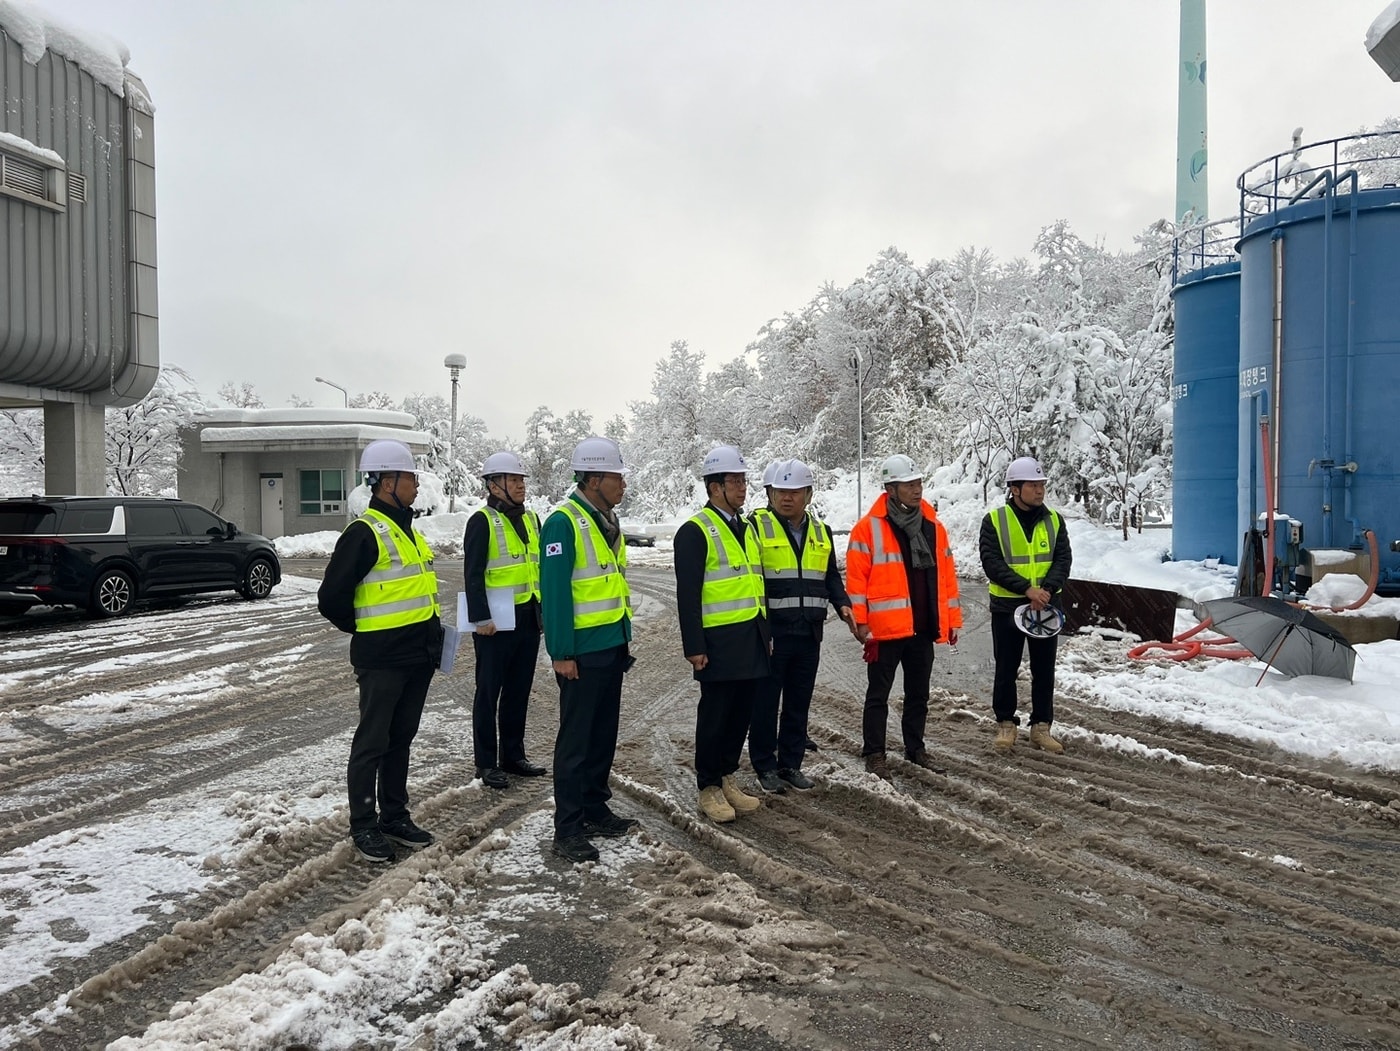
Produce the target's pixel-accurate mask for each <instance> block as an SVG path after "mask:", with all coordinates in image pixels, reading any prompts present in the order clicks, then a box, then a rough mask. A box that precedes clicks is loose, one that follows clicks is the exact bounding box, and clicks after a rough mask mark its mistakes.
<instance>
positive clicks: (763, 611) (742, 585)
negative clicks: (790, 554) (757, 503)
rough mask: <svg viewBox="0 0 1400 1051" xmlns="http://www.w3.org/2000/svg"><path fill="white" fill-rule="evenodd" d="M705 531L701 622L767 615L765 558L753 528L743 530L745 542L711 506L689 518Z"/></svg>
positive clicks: (717, 622)
mask: <svg viewBox="0 0 1400 1051" xmlns="http://www.w3.org/2000/svg"><path fill="white" fill-rule="evenodd" d="M690 520H691V521H692V522H694V523H695V524H696V525H697V526H699V527H700V529H701V531H702V532H704V534H705V542H706V545H707V550H706V553H705V578H704V583H703V584H702V585H701V587H700V624H701V626H702V627H706V628H717V627H719V626H720V625H722V624H742V623H743V622H744V621H746V620H752V619H753V618H754V617H762V616H767V607H766V606H765V604H764V592H763V561H762V556H760V555H759V553H758V540H757V538H756V537H755V535H754V532H753V530H751V529H747V528H746V529H745V530H744V545H743V546H742V547H740V546H739V539H738V537H736V536H735V535H734V530H732V529H731V528H729V523H727V522H726V521H725V520H724V519H723V518H721V517H720V516H719V514H718V513H717V512H716V511H715V510H714V508H712V507H703V508H701V509H700V511H699V513H697V514H696V515H695V516H694V517H692V518H691V519H690Z"/></svg>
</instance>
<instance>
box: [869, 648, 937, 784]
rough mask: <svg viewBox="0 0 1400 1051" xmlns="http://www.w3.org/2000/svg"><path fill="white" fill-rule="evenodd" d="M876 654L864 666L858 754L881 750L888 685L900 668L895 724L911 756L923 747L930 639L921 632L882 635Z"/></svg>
mask: <svg viewBox="0 0 1400 1051" xmlns="http://www.w3.org/2000/svg"><path fill="white" fill-rule="evenodd" d="M879 654H880V655H879V657H878V658H876V660H875V661H874V662H873V663H871V664H867V665H866V666H865V677H866V689H865V716H864V718H863V720H862V727H861V729H862V734H863V736H864V737H865V741H864V743H863V744H862V746H861V750H860V754H861V755H874V754H875V753H876V752H883V751H884V750H885V724H886V722H888V720H889V714H890V688H891V687H892V686H894V673H895V669H897V668H902V669H904V714H903V716H902V717H901V718H900V721H899V727H900V730H901V732H902V733H903V736H904V754H905V755H906V756H908V757H909V758H911V759H912V758H913V757H914V756H916V755H917V754H918V753H919V752H922V751H923V750H924V726H925V724H926V723H927V722H928V680H929V676H930V675H931V674H933V640H932V639H930V638H928V637H927V636H924V635H911V636H909V638H907V639H882V640H881V642H880V646H879Z"/></svg>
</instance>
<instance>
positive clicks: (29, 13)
mask: <svg viewBox="0 0 1400 1051" xmlns="http://www.w3.org/2000/svg"><path fill="white" fill-rule="evenodd" d="M0 29H3V30H4V31H5V33H6V34H8V35H9V36H10V38H11V39H12V40H14V41H15V42H16V43H17V44H19V46H20V50H21V51H22V52H23V53H24V60H25V61H26V62H29V63H31V64H37V63H38V62H39V60H40V59H41V58H43V57H44V52H45V51H52V52H53V53H54V54H55V55H62V56H63V57H64V58H66V59H68V60H70V61H72V62H76V63H77V64H78V65H79V66H81V67H82V68H83V69H85V70H87V72H89V73H91V74H92V78H93V79H94V80H96V81H97V82H98V83H99V84H101V85H103V86H104V87H107V88H110V89H111V90H112V91H113V92H114V93H115V94H117V95H119V96H121V97H122V98H127V86H128V83H129V81H131V82H134V83H131V87H132V89H133V90H132V91H131V93H130V102H131V104H132V105H133V106H135V107H136V108H137V109H140V110H143V111H145V112H147V113H154V112H155V110H154V107H152V106H151V99H150V93H149V92H147V91H146V87H145V85H144V84H142V83H141V81H140V79H139V78H137V77H135V76H134V75H131V74H130V73H129V71H128V70H127V68H126V64H127V63H128V62H129V61H131V52H130V51H129V50H128V49H127V46H126V45H125V44H123V43H122V42H121V41H120V40H117V39H115V38H113V37H110V36H108V35H107V34H106V33H99V32H96V31H94V30H88V29H76V28H74V27H73V26H70V25H67V24H66V23H64V22H63V21H62V20H60V19H57V18H55V17H54V16H53V15H51V14H49V12H47V11H45V10H44V9H43V8H41V7H39V6H38V5H36V4H32V3H28V2H27V0H0Z"/></svg>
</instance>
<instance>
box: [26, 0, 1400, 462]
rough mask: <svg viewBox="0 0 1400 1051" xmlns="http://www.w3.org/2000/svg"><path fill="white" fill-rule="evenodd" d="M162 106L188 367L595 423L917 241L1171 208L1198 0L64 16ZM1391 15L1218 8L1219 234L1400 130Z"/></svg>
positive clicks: (1104, 230)
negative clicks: (454, 377) (458, 378)
mask: <svg viewBox="0 0 1400 1051" xmlns="http://www.w3.org/2000/svg"><path fill="white" fill-rule="evenodd" d="M41 6H42V7H43V8H44V9H45V10H47V11H49V12H50V13H52V14H53V15H55V16H57V17H58V18H59V19H60V20H62V21H63V22H66V23H68V24H70V25H73V26H76V27H80V28H83V29H87V30H99V31H102V32H106V33H108V34H110V35H111V36H113V37H116V38H117V39H119V40H121V41H123V42H124V43H125V44H126V45H127V46H128V47H129V48H130V51H131V68H132V69H133V70H135V71H136V72H137V73H138V74H140V75H141V77H142V78H143V79H144V80H145V82H146V84H147V86H148V87H149V89H150V92H151V97H152V99H153V100H154V102H155V106H156V154H157V168H156V175H157V202H158V204H157V207H158V213H159V215H158V226H159V236H160V241H159V263H160V268H159V275H160V312H161V353H162V359H163V360H164V361H165V362H167V363H174V364H178V365H181V366H183V367H185V368H186V369H188V370H189V371H190V372H191V373H192V374H193V375H194V377H195V379H196V380H197V381H198V382H199V385H200V387H201V389H203V390H204V391H205V392H206V393H209V394H211V395H212V394H213V392H214V391H215V389H216V388H217V387H218V386H219V384H220V383H222V382H224V381H226V380H233V381H239V382H241V381H244V380H247V381H250V382H252V383H253V384H254V385H255V386H256V387H257V389H258V390H259V391H260V392H261V393H262V394H263V396H264V398H265V399H266V400H267V402H268V403H269V405H284V404H286V402H287V399H288V397H289V396H290V395H291V394H292V393H296V394H299V395H301V396H303V397H308V398H313V399H314V400H315V401H316V402H317V403H318V404H324V405H334V404H339V397H340V396H339V394H338V393H337V392H336V391H334V390H332V389H331V388H329V387H326V386H323V385H320V384H317V383H316V382H315V381H314V377H315V376H317V375H321V376H324V377H326V378H328V379H333V380H335V381H336V382H337V383H340V384H341V385H343V386H346V387H348V388H350V390H351V391H352V392H361V391H366V390H371V389H380V390H385V391H387V392H389V393H390V394H391V395H393V396H394V397H396V398H400V397H402V396H404V395H405V394H409V393H412V392H415V391H426V392H439V393H442V394H443V395H444V396H446V395H447V394H448V393H449V391H450V387H449V382H448V373H447V370H446V369H445V368H444V367H443V365H442V359H443V357H444V355H446V354H448V353H451V352H454V351H459V352H461V353H463V354H465V355H466V356H467V359H468V362H469V367H468V369H467V371H466V372H465V373H464V375H463V386H462V388H461V403H460V404H461V408H462V409H463V410H465V411H468V412H471V413H474V414H476V415H478V416H481V417H483V418H484V419H485V420H486V422H487V424H488V425H489V426H490V429H491V431H492V433H493V434H495V435H497V436H498V437H503V436H505V435H511V436H516V437H518V436H519V435H520V434H521V433H522V432H523V424H524V420H525V418H526V416H527V415H528V414H529V413H530V411H531V410H532V409H533V408H534V407H535V406H537V405H541V404H545V405H548V406H549V407H550V408H551V409H553V410H554V411H555V412H556V413H559V414H561V415H562V414H563V413H565V412H567V411H568V410H570V409H574V408H581V409H585V410H587V411H589V412H591V413H593V415H594V419H595V423H596V424H597V425H598V426H599V427H601V426H602V424H603V422H604V420H605V419H606V418H607V417H609V416H611V415H612V414H614V413H625V412H626V407H627V402H628V401H629V400H633V399H636V398H641V397H645V396H646V395H647V393H648V391H649V388H650V382H651V376H652V368H653V365H654V364H655V362H656V361H657V360H658V359H659V358H660V357H662V356H663V355H664V354H665V352H666V349H667V347H668V346H669V344H670V342H671V341H672V340H676V339H685V340H688V341H689V342H690V344H691V346H692V347H694V348H696V349H698V350H700V351H702V352H704V353H705V354H706V355H707V358H708V360H709V362H710V365H711V367H714V366H716V365H718V364H719V363H721V362H723V361H726V360H728V359H730V358H732V357H734V356H736V355H738V354H740V353H742V352H743V350H744V347H745V346H746V345H747V344H748V343H749V342H750V341H751V340H752V339H753V338H754V336H755V334H756V332H757V330H758V328H759V327H760V326H761V325H762V324H763V323H764V322H766V321H767V320H768V319H770V318H772V317H775V316H778V315H780V314H782V313H783V312H784V311H787V310H796V309H798V308H800V307H801V306H802V305H803V304H805V303H806V302H807V301H808V300H809V299H810V298H811V297H812V295H813V294H815V292H816V291H817V290H818V288H819V286H820V285H821V284H822V283H823V282H825V281H833V282H836V283H838V284H842V285H844V284H847V283H849V282H850V281H851V280H853V279H855V278H856V277H858V276H860V274H861V273H863V271H864V270H865V267H866V266H867V265H868V264H869V263H870V262H871V261H873V259H874V258H875V256H876V254H877V253H878V252H879V251H880V250H881V249H883V248H885V247H887V246H889V245H895V246H897V247H899V248H900V249H902V250H903V251H905V252H906V253H908V254H909V255H910V256H912V257H913V258H914V259H915V260H917V261H920V262H922V261H926V260H928V259H930V258H933V257H938V258H946V257H948V256H950V255H952V254H953V253H954V252H956V251H957V250H958V249H959V248H961V247H964V246H967V245H977V246H985V247H988V248H990V249H991V250H992V251H993V252H995V253H996V254H997V255H998V256H1000V257H1003V258H1010V257H1012V256H1017V255H1028V254H1030V252H1031V248H1032V244H1033V241H1034V238H1035V236H1036V234H1037V233H1038V232H1039V230H1040V228H1041V227H1042V226H1045V225H1048V224H1049V223H1051V222H1054V221H1055V220H1056V219H1060V218H1064V219H1067V220H1069V222H1070V224H1071V225H1072V227H1073V228H1074V230H1075V231H1076V232H1077V233H1078V234H1079V235H1080V236H1081V237H1083V238H1084V239H1086V240H1090V241H1102V242H1103V243H1105V244H1106V245H1107V246H1108V247H1110V248H1127V247H1129V246H1130V245H1131V241H1132V237H1133V235H1134V234H1136V233H1138V232H1139V231H1140V230H1141V229H1142V228H1143V227H1145V226H1146V225H1148V224H1149V223H1151V222H1152V221H1154V220H1155V219H1158V218H1161V217H1169V216H1170V212H1171V210H1172V207H1173V202H1174V200H1175V195H1174V194H1175V191H1174V179H1175V169H1174V165H1175V153H1176V89H1177V79H1176V64H1177V55H1176V51H1177V32H1178V10H1179V9H1178V4H1177V3H1175V2H1173V0H1150V2H1149V0H1054V2H1046V0H966V2H963V3H957V4H954V3H951V2H946V0H860V2H855V0H851V2H830V0H742V2H728V0H706V2H703V3H702V2H699V0H696V2H689V3H685V2H678V0H665V2H663V0H626V2H622V0H618V2H595V0H567V2H564V0H547V2H545V0H542V2H529V0H513V2H504V0H503V2H498V3H476V2H454V3H448V2H440V3H414V2H400V3H393V2H388V0H379V2H359V0H336V2H330V0H314V2H293V0H277V2H272V0H265V2H264V0H225V2H221V3H210V2H206V0H44V2H43V3H42V4H41ZM1386 6H1387V4H1386V0H1327V2H1326V3H1325V4H1319V3H1316V2H1315V0H1207V22H1208V40H1209V44H1208V47H1209V62H1208V70H1209V72H1208V78H1207V84H1208V87H1209V90H1210V165H1209V174H1210V179H1211V182H1210V185H1211V212H1212V215H1213V216H1214V217H1224V216H1228V215H1231V214H1233V213H1234V212H1235V210H1236V208H1237V201H1236V199H1235V191H1234V180H1235V178H1236V177H1237V176H1238V175H1239V173H1240V171H1241V170H1242V169H1243V168H1245V167H1246V166H1248V165H1249V164H1250V163H1252V162H1253V161H1255V160H1258V159H1261V158H1263V157H1265V156H1268V155H1270V154H1274V153H1278V152H1281V151H1283V150H1285V149H1287V148H1288V146H1289V143H1290V135H1291V133H1292V130H1293V128H1294V127H1295V126H1298V125H1302V126H1303V128H1304V141H1307V142H1311V141H1315V140H1318V139H1326V138H1333V137H1337V136H1342V135H1346V134H1349V133H1351V132H1353V131H1355V130H1357V129H1358V128H1359V127H1360V126H1362V125H1363V124H1364V125H1374V124H1375V123H1376V122H1378V121H1380V120H1381V119H1383V118H1384V117H1386V116H1389V115H1392V114H1396V113H1400V85H1396V84H1392V83H1391V82H1390V81H1389V80H1388V79H1387V78H1386V77H1385V75H1384V74H1383V73H1382V72H1381V71H1380V69H1379V68H1378V67H1377V66H1376V65H1375V64H1374V63H1373V62H1372V61H1371V59H1370V58H1369V57H1368V56H1367V54H1366V52H1365V49H1364V46H1363V40H1364V37H1365V34H1366V30H1367V28H1368V27H1369V26H1370V24H1371V22H1372V21H1373V20H1374V19H1375V18H1376V16H1378V15H1379V14H1380V13H1381V12H1382V10H1384V9H1385V8H1386Z"/></svg>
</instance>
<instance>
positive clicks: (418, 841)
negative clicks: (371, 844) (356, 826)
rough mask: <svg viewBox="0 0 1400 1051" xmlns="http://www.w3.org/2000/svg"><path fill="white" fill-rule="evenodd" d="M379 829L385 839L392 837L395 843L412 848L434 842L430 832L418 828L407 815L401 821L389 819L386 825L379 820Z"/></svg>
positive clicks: (429, 845) (430, 844)
mask: <svg viewBox="0 0 1400 1051" xmlns="http://www.w3.org/2000/svg"><path fill="white" fill-rule="evenodd" d="M379 831H380V832H382V833H384V836H385V838H386V839H392V840H393V841H394V842H395V843H401V844H403V845H404V846H405V847H412V848H413V849H414V850H418V849H419V848H421V847H431V846H432V845H433V843H434V842H436V841H435V840H434V839H433V834H432V833H431V832H428V831H426V830H424V829H421V828H419V827H418V826H417V825H415V824H414V823H413V819H412V818H407V817H406V818H403V819H402V820H401V821H391V822H389V823H388V824H387V825H386V824H384V823H382V822H381V823H380V825H379Z"/></svg>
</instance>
